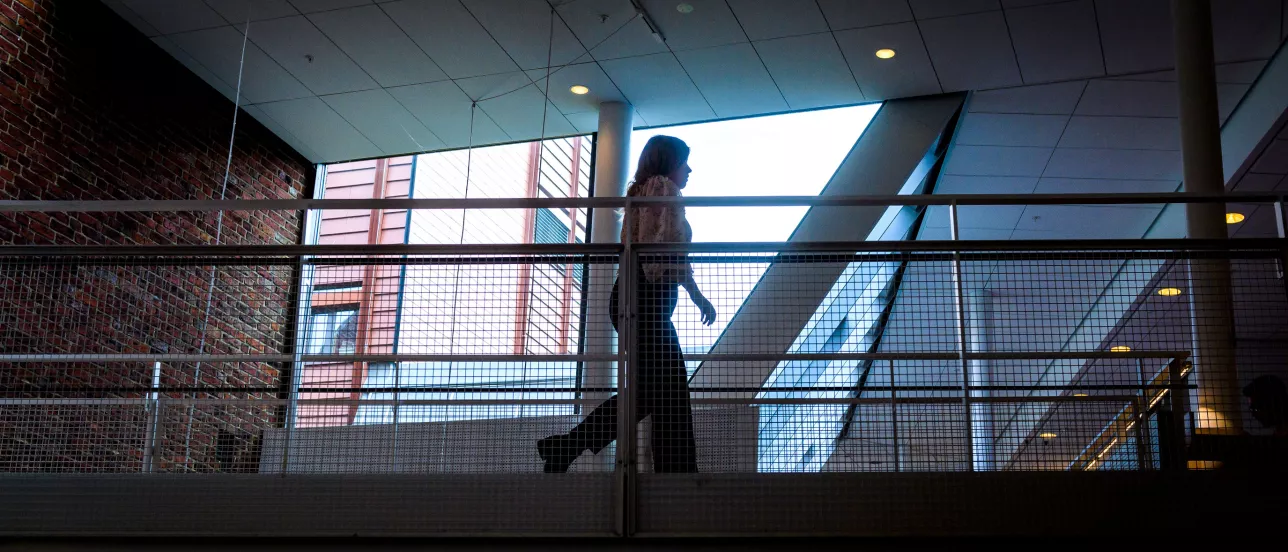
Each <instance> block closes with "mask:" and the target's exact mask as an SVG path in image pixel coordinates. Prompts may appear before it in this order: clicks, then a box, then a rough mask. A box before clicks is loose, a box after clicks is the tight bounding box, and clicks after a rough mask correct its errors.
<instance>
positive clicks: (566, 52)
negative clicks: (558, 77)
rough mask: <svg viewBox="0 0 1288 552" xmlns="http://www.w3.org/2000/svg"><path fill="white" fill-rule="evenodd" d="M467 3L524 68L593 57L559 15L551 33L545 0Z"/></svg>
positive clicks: (485, 26)
mask: <svg viewBox="0 0 1288 552" xmlns="http://www.w3.org/2000/svg"><path fill="white" fill-rule="evenodd" d="M464 3H465V7H466V8H468V9H469V11H470V13H471V14H473V15H474V17H475V18H477V19H478V21H479V23H482V24H483V28H485V29H487V31H488V32H489V33H490V34H491V35H492V37H493V38H495V39H496V41H497V42H499V43H501V47H502V48H504V49H505V51H506V53H508V54H510V57H512V58H514V60H515V61H516V62H518V64H519V66H520V67H522V68H524V69H536V68H539V67H546V66H547V65H555V66H559V65H567V64H569V63H573V62H577V61H590V56H589V55H588V54H587V53H586V50H585V48H582V46H581V43H580V42H578V41H577V37H575V36H573V34H572V31H569V30H568V27H567V26H566V25H564V24H563V21H561V20H560V19H559V18H558V17H554V18H553V20H554V26H555V28H554V35H553V37H552V35H551V33H550V23H551V19H552V13H551V9H550V4H549V3H548V2H546V0H518V1H516V0H464ZM552 39H553V42H551V40H552ZM547 60H550V63H547Z"/></svg>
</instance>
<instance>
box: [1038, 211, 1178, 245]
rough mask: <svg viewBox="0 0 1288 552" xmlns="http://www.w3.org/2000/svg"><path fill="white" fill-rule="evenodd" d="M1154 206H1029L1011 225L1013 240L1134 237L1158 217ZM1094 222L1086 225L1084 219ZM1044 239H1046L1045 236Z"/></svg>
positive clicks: (1145, 229) (1138, 236)
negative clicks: (1046, 236)
mask: <svg viewBox="0 0 1288 552" xmlns="http://www.w3.org/2000/svg"><path fill="white" fill-rule="evenodd" d="M1158 212H1159V208H1157V207H1120V206H1115V205H1095V206H1084V205H1030V206H1028V208H1027V209H1025V211H1024V216H1023V217H1022V218H1021V219H1020V221H1019V225H1017V226H1016V228H1015V236H1014V237H1015V239H1044V238H1043V237H1041V236H1042V235H1043V234H1047V233H1050V234H1052V235H1050V236H1049V238H1082V239H1136V238H1140V237H1141V236H1144V235H1145V232H1146V231H1147V230H1149V227H1150V225H1152V224H1153V223H1154V219H1155V218H1156V217H1157V216H1158ZM1093 220H1094V221H1096V224H1087V221H1093ZM1049 238H1048V239H1049Z"/></svg>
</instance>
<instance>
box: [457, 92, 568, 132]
mask: <svg viewBox="0 0 1288 552" xmlns="http://www.w3.org/2000/svg"><path fill="white" fill-rule="evenodd" d="M541 93H542V91H541V89H539V88H537V87H536V85H532V84H529V85H528V86H525V87H523V88H520V89H518V90H516V91H514V92H511V93H509V94H505V95H504V96H498V97H496V98H494V99H491V100H488V101H486V102H480V103H479V108H481V109H482V110H483V111H485V112H487V114H488V115H489V116H490V117H491V118H492V120H493V121H495V122H496V124H497V125H499V126H500V127H501V130H504V131H505V133H506V134H507V135H509V137H510V139H511V140H534V139H537V138H540V137H542V136H543V134H542V131H543V130H544V133H545V134H544V136H566V135H569V134H573V133H575V132H576V130H575V129H574V128H573V126H572V124H570V123H569V122H568V120H567V119H564V117H563V114H562V113H560V112H559V109H558V108H556V107H555V106H554V105H552V104H550V103H549V102H546V101H544V96H542V94H541ZM543 117H544V119H543ZM543 120H544V121H545V123H544V125H543V124H542V121H543Z"/></svg>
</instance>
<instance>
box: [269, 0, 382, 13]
mask: <svg viewBox="0 0 1288 552" xmlns="http://www.w3.org/2000/svg"><path fill="white" fill-rule="evenodd" d="M290 2H291V4H292V5H294V6H295V8H296V9H298V10H300V12H301V13H314V12H321V11H328V10H338V9H341V8H352V7H354V6H365V5H369V4H373V3H375V2H374V0H290Z"/></svg>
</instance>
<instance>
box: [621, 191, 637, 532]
mask: <svg viewBox="0 0 1288 552" xmlns="http://www.w3.org/2000/svg"><path fill="white" fill-rule="evenodd" d="M631 219H632V213H631V208H630V204H629V202H628V203H627V207H626V210H625V215H624V222H625V224H627V225H629V224H630V223H631ZM628 227H629V226H628ZM634 255H635V254H634V252H633V251H632V250H631V239H630V236H629V233H628V235H627V239H625V240H622V258H621V260H620V261H619V262H618V269H619V270H618V274H619V277H618V294H619V295H618V303H617V304H618V316H619V319H618V327H619V328H621V335H619V336H618V355H619V356H618V361H617V450H616V453H617V476H618V481H619V493H620V494H619V500H618V506H619V509H620V512H621V515H620V516H619V519H618V523H619V526H618V534H619V535H621V536H623V537H626V536H630V535H632V534H633V533H634V532H635V515H636V514H635V504H636V498H635V492H636V487H635V485H636V479H637V475H638V474H637V473H636V470H637V462H638V454H639V453H638V452H637V451H636V448H637V447H636V445H637V444H638V443H637V437H636V432H635V428H636V424H635V409H636V405H635V396H634V395H635V383H636V382H635V381H634V380H635V375H636V373H638V372H639V368H638V366H637V364H638V363H637V361H636V359H638V358H639V351H638V350H637V348H636V346H635V334H636V327H635V321H636V313H635V311H636V309H637V308H638V305H636V304H635V285H636V284H637V282H636V281H635V274H636V272H637V271H636V269H635V263H636V262H637V261H638V259H636V258H635V257H634Z"/></svg>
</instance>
